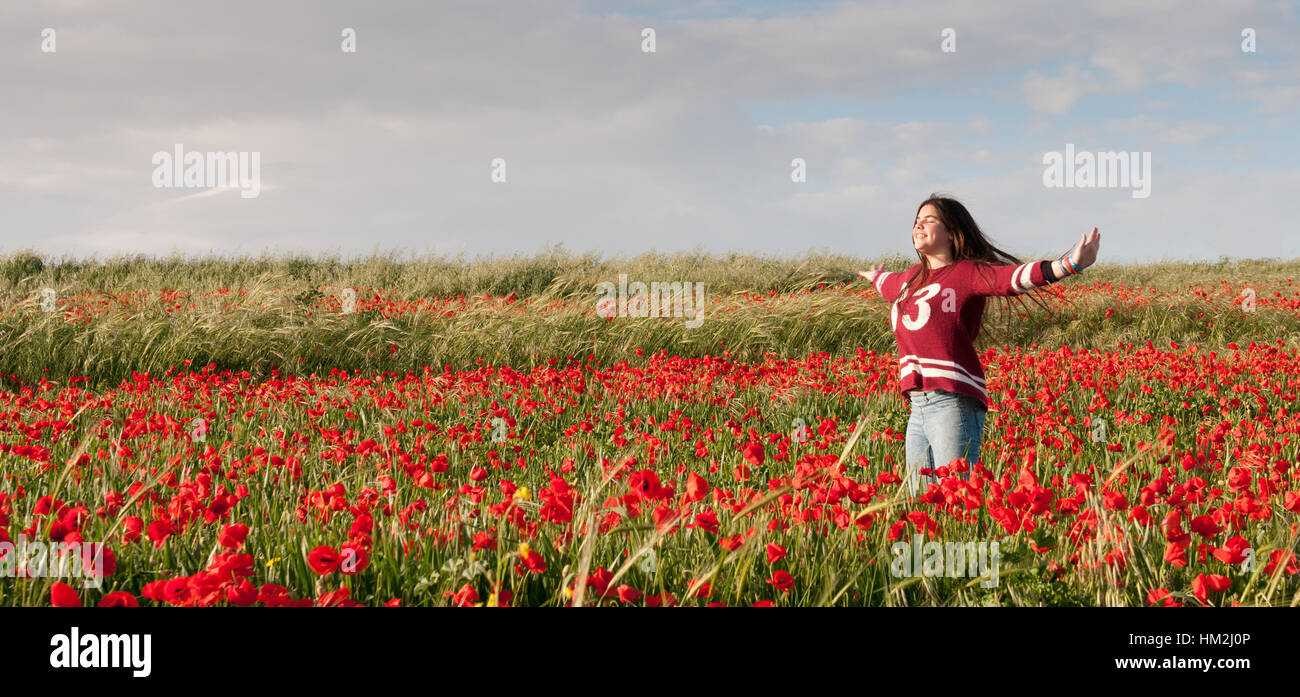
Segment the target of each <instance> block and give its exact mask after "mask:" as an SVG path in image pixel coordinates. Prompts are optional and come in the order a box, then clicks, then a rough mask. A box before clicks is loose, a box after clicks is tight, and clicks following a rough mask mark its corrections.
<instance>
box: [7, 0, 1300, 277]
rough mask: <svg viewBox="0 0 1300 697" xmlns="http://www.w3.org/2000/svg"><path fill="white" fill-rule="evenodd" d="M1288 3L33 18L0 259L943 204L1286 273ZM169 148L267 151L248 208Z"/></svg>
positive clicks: (873, 250) (536, 238) (906, 226)
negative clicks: (1137, 176) (1136, 167)
mask: <svg viewBox="0 0 1300 697" xmlns="http://www.w3.org/2000/svg"><path fill="white" fill-rule="evenodd" d="M1296 10H1297V6H1296V4H1295V3H1291V2H1252V1H1250V0H1243V1H1242V2H1238V3H1234V4H1231V5H1229V4H1223V3H1213V4H1202V5H1187V4H1185V3H1175V2H1172V0H1152V1H1151V2H1145V3H1137V2H1131V1H1129V0H1083V1H1081V2H1075V3H1070V4H1058V3H1048V4H1044V3H1041V2H1031V1H1030V0H1008V1H1007V2H999V3H969V2H960V1H953V2H929V3H912V2H743V3H742V2H648V1H647V2H631V1H623V2H597V1H593V0H547V1H545V2H538V3H522V4H518V5H512V6H511V7H510V9H509V11H506V10H503V9H501V8H500V6H497V5H494V4H492V3H482V2H473V1H470V0H448V1H447V2H440V3H436V4H429V3H424V2H419V1H417V0H394V1H392V2H385V3H368V2H361V1H360V0H321V1H320V2H314V3H311V4H310V5H307V4H292V3H259V2H254V1H253V0H232V1H231V2H228V3H223V4H222V5H220V6H219V7H218V6H212V5H211V4H209V3H202V2H198V1H197V0H194V1H185V0H183V1H179V2H174V3H166V4H162V3H159V4H147V5H142V4H138V3H131V2H125V1H124V0H107V1H105V2H97V3H93V4H87V3H84V2H79V1H77V0H48V1H43V2H34V3H23V4H21V5H15V6H11V7H7V8H6V10H5V11H6V20H5V22H4V25H3V27H0V39H3V40H2V41H0V54H3V55H0V66H3V67H0V89H3V90H4V93H5V94H6V95H7V96H8V98H7V100H6V102H7V108H6V109H5V110H3V111H0V141H3V142H0V148H3V151H4V152H5V153H6V157H5V158H4V159H3V160H0V210H4V211H5V216H4V225H3V226H2V227H0V246H2V247H3V248H4V249H5V250H12V249H17V248H33V249H37V250H39V251H43V252H46V253H49V254H55V255H59V254H70V255H74V256H84V255H97V256H101V257H102V256H108V255H112V254H119V253H126V254H134V253H148V254H167V253H172V252H179V253H184V254H203V253H220V254H245V253H247V254H255V253H260V252H272V253H274V252H305V253H309V254H311V253H321V252H328V253H342V254H345V255H354V254H366V253H369V252H372V251H376V250H378V251H386V250H403V251H410V252H414V253H425V252H434V253H440V254H456V253H466V254H471V255H472V254H493V255H509V254H513V253H532V252H536V251H539V250H542V249H544V248H546V247H547V246H549V245H555V244H563V245H564V246H565V247H567V248H569V249H572V250H578V251H586V250H591V251H597V252H601V253H604V254H607V255H615V254H634V253H638V252H642V251H646V250H652V249H653V250H659V251H674V250H681V249H697V248H704V249H708V250H712V251H719V252H721V251H733V250H734V251H755V252H764V253H777V254H798V253H801V252H803V251H808V250H829V251H835V252H843V253H851V254H860V255H868V256H877V255H880V256H887V255H892V254H904V255H908V254H910V253H911V252H910V242H909V230H910V223H911V220H912V217H913V215H914V212H915V206H916V205H917V203H918V202H919V201H921V200H922V199H924V198H925V197H926V196H927V195H929V194H930V193H931V192H932V191H944V192H948V193H951V194H953V195H955V196H957V197H958V198H959V199H961V200H963V201H964V202H966V204H967V205H968V207H969V208H970V209H971V211H972V213H973V214H974V215H975V217H976V219H977V220H979V221H980V223H981V226H982V227H984V229H985V230H986V232H988V233H989V234H990V235H991V236H992V237H993V238H994V241H995V243H997V244H998V245H999V246H1000V247H1002V248H1004V249H1008V250H1011V251H1013V252H1014V253H1017V254H1020V255H1022V256H1032V255H1035V254H1040V253H1044V254H1045V253H1058V252H1059V251H1061V250H1063V249H1064V248H1065V247H1067V246H1068V245H1069V244H1071V243H1072V242H1073V241H1074V240H1077V238H1078V235H1079V234H1081V233H1082V232H1084V231H1086V230H1088V229H1090V228H1091V227H1092V226H1094V225H1095V226H1097V227H1098V228H1099V229H1100V230H1101V232H1102V239H1103V242H1102V255H1103V257H1109V258H1112V259H1116V260H1125V261H1143V260H1159V259H1176V258H1183V259H1216V258H1219V257H1223V256H1227V257H1237V258H1246V257H1256V258H1258V257H1285V258H1291V257H1297V256H1300V246H1298V244H1300V243H1298V240H1300V235H1296V234H1294V233H1293V232H1291V231H1290V230H1289V224H1288V222H1287V221H1289V220H1291V219H1292V218H1293V217H1294V216H1292V215H1291V214H1290V212H1289V211H1288V210H1286V209H1284V208H1283V204H1284V202H1286V201H1288V200H1290V198H1291V197H1292V196H1293V193H1292V192H1293V191H1295V190H1296V189H1297V187H1300V169H1297V166H1296V162H1297V161H1298V157H1297V156H1300V146H1298V145H1297V144H1298V143H1300V139H1297V138H1296V137H1295V136H1294V134H1295V133H1296V132H1297V125H1300V124H1297V117H1296V114H1297V113H1298V112H1300V54H1298V53H1297V51H1298V48H1297V43H1296V42H1295V41H1294V39H1292V38H1291V37H1294V36H1297V35H1300V18H1298V17H1297V11H1296ZM250 18H253V19H255V20H256V21H250ZM345 27H349V28H353V29H355V30H356V32H357V36H358V40H357V47H358V48H357V50H356V52H355V53H348V52H343V51H341V50H340V38H339V37H340V31H341V29H343V28H345ZM1244 27H1252V28H1254V29H1255V31H1256V32H1257V39H1256V40H1257V46H1256V52H1254V53H1244V52H1242V51H1241V46H1240V45H1241V36H1240V32H1241V31H1242V28H1244ZM45 28H54V29H55V30H56V31H57V32H58V35H57V41H58V44H57V51H55V52H53V53H49V52H45V51H42V50H41V35H42V31H43V30H44V29H45ZM646 28H651V29H653V30H654V32H655V36H656V44H657V46H656V50H655V51H654V52H653V53H647V52H644V51H643V50H642V31H643V30H644V29H646ZM945 28H953V29H954V30H955V31H956V51H955V52H953V53H945V52H943V51H942V50H941V40H942V38H941V35H940V32H941V30H943V29H945ZM177 143H180V144H183V146H184V147H185V149H186V150H187V151H197V152H254V151H255V152H258V153H260V157H261V163H262V166H261V169H260V180H261V187H262V191H261V194H260V195H259V196H258V197H256V198H253V199H248V198H242V197H241V196H240V194H239V193H238V191H237V190H236V189H228V190H221V189H209V188H202V187H200V188H160V187H156V186H153V185H152V182H151V173H152V170H153V165H152V164H151V157H153V155H154V154H155V153H157V152H162V151H168V152H169V151H171V150H172V148H173V147H174V145H175V144H177ZM1067 143H1071V144H1073V146H1074V148H1075V149H1076V150H1080V151H1088V152H1094V153H1099V152H1114V151H1124V152H1149V153H1151V161H1152V171H1151V173H1150V179H1151V195H1150V196H1149V197H1148V198H1142V199H1135V198H1134V197H1133V196H1132V192H1131V191H1130V190H1127V189H1123V188H1121V187H1112V188H1095V189H1084V188H1072V189H1063V188H1048V187H1046V186H1044V184H1043V180H1042V175H1043V170H1044V165H1043V164H1042V158H1043V155H1044V153H1047V152H1059V151H1061V150H1062V149H1063V148H1064V147H1065V145H1066V144H1067ZM496 158H501V161H504V162H505V163H506V172H507V173H508V176H507V177H506V180H505V181H504V182H494V181H493V180H492V179H491V170H492V165H491V163H492V162H493V161H494V160H495V159H496ZM795 158H800V159H802V160H803V161H804V162H805V163H806V165H807V180H806V181H804V182H794V181H792V180H791V177H790V172H791V161H792V160H793V159H795Z"/></svg>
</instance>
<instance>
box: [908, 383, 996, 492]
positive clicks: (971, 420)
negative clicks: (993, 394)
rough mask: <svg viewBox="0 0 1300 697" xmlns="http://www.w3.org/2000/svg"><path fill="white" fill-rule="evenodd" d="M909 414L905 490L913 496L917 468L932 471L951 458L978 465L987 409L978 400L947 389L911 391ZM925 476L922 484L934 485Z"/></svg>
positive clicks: (934, 480) (919, 477)
mask: <svg viewBox="0 0 1300 697" xmlns="http://www.w3.org/2000/svg"><path fill="white" fill-rule="evenodd" d="M907 395H908V397H909V399H910V400H911V402H912V415H911V417H910V418H908V420H907V439H906V445H907V489H908V492H909V493H910V494H911V495H912V496H916V493H917V488H918V484H919V483H920V479H921V474H920V470H921V469H934V468H936V467H940V466H943V465H946V464H948V463H949V462H951V461H952V460H953V458H963V459H965V460H966V462H967V463H968V464H969V465H972V466H973V465H974V464H975V463H977V462H979V457H980V441H981V440H982V439H983V435H984V415H985V414H986V412H987V410H986V409H985V408H984V407H983V405H981V404H980V403H979V400H977V399H975V398H974V397H970V396H968V395H964V394H958V393H956V392H949V391H947V390H928V391H925V392H922V391H920V390H912V391H911V392H908V393H907ZM967 476H969V475H967ZM937 481H938V479H937V478H936V477H934V476H933V475H926V476H925V482H926V483H928V482H937Z"/></svg>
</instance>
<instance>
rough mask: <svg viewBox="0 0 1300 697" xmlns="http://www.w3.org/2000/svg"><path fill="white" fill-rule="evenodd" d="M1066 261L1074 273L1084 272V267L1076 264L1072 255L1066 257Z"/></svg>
mask: <svg viewBox="0 0 1300 697" xmlns="http://www.w3.org/2000/svg"><path fill="white" fill-rule="evenodd" d="M1065 263H1066V264H1068V265H1069V267H1070V271H1071V272H1072V273H1074V274H1081V273H1083V269H1081V268H1079V266H1078V265H1077V264H1075V263H1074V260H1072V259H1070V257H1068V256H1067V257H1065Z"/></svg>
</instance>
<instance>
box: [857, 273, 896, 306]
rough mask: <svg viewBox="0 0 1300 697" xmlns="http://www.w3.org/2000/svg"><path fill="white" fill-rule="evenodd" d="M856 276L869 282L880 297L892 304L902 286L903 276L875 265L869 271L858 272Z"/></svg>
mask: <svg viewBox="0 0 1300 697" xmlns="http://www.w3.org/2000/svg"><path fill="white" fill-rule="evenodd" d="M858 275H859V276H861V277H863V278H865V279H867V280H868V281H871V285H873V286H875V287H876V292H877V293H880V297H882V298H884V299H885V300H887V301H889V302H891V303H892V302H894V300H895V299H896V298H897V297H898V294H899V292H900V291H901V290H902V286H903V275H902V274H899V273H895V272H893V271H886V270H885V267H884V266H882V265H880V264H875V265H873V266H872V267H871V270H870V271H859V272H858Z"/></svg>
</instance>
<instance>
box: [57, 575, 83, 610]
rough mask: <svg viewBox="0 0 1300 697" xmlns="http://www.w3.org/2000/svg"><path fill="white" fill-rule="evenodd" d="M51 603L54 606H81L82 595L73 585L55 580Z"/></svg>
mask: <svg viewBox="0 0 1300 697" xmlns="http://www.w3.org/2000/svg"><path fill="white" fill-rule="evenodd" d="M50 604H51V605H53V606H54V607H81V596H79V595H77V591H75V590H73V589H72V586H69V585H68V584H66V583H60V582H58V581H55V582H54V586H52V587H51V588H50Z"/></svg>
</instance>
